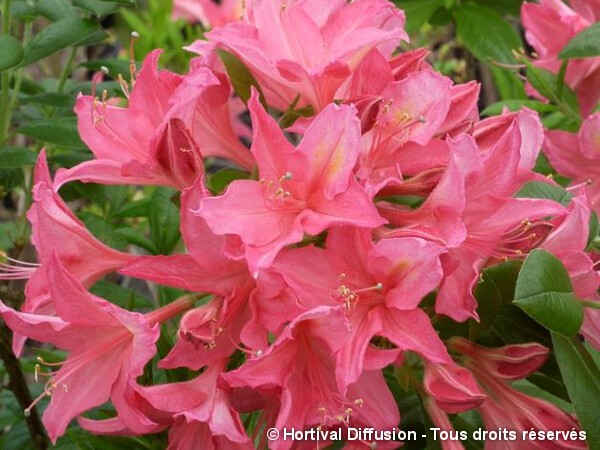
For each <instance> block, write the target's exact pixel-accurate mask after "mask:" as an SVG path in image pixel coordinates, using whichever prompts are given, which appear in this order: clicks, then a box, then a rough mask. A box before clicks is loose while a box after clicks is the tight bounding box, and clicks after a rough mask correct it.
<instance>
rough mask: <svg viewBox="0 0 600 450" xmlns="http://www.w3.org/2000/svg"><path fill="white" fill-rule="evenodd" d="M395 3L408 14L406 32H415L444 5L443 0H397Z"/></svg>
mask: <svg viewBox="0 0 600 450" xmlns="http://www.w3.org/2000/svg"><path fill="white" fill-rule="evenodd" d="M394 3H396V5H398V7H399V8H400V9H402V10H403V11H404V13H405V14H406V32H407V33H413V32H415V31H417V30H418V29H419V28H420V27H421V26H423V24H425V23H426V22H427V21H428V20H429V19H430V18H431V16H433V13H434V12H435V11H436V10H437V9H438V8H439V7H440V6H443V1H442V0H396V1H395V2H394Z"/></svg>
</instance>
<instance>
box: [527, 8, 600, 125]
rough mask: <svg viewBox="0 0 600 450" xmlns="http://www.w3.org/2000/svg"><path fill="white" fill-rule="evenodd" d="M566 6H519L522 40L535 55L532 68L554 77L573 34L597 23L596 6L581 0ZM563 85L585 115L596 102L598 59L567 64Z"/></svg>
mask: <svg viewBox="0 0 600 450" xmlns="http://www.w3.org/2000/svg"><path fill="white" fill-rule="evenodd" d="M570 4H571V7H569V6H567V5H566V4H565V3H563V2H562V1H561V0H541V2H540V4H536V3H523V6H522V8H521V18H522V20H523V25H524V27H525V29H526V32H525V37H526V38H527V40H528V41H529V43H530V44H531V45H532V46H533V48H534V49H535V51H536V52H537V53H538V54H539V59H538V60H536V61H535V62H534V63H535V65H536V66H539V67H542V68H544V69H546V70H550V71H551V72H553V73H555V74H557V73H558V71H559V69H560V66H561V64H562V60H559V59H558V54H559V53H560V51H561V50H562V49H563V48H564V47H565V45H567V43H568V42H569V41H570V40H571V39H572V38H573V37H574V36H575V35H576V34H577V33H579V32H581V31H582V30H584V29H585V28H587V27H589V26H590V25H591V24H593V23H594V22H597V21H598V20H600V8H599V7H598V5H597V4H596V5H595V4H593V2H586V1H581V0H578V1H575V2H570ZM565 81H566V83H567V84H568V85H569V86H571V88H573V89H574V90H575V91H576V93H577V97H578V100H579V104H580V106H581V109H582V114H583V115H587V114H589V113H590V112H591V111H592V110H593V108H594V106H595V105H596V103H597V102H598V100H599V99H600V94H599V90H598V87H599V86H600V58H583V59H575V60H572V61H570V62H569V66H568V67H567V72H566V75H565Z"/></svg>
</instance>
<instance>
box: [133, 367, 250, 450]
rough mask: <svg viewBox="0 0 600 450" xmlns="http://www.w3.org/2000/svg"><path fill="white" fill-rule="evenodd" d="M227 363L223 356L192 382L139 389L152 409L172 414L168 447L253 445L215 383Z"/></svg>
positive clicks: (242, 449) (237, 449)
mask: <svg viewBox="0 0 600 450" xmlns="http://www.w3.org/2000/svg"><path fill="white" fill-rule="evenodd" d="M226 362H227V360H226V359H225V360H221V361H219V362H217V363H215V364H214V365H212V366H210V367H208V368H207V369H206V370H205V371H204V372H203V373H202V374H201V375H199V376H198V377H196V378H195V379H193V380H191V381H186V382H181V383H172V384H164V385H156V386H149V387H141V386H140V387H139V388H138V392H140V394H141V395H142V396H143V397H144V398H145V399H146V400H147V401H148V402H149V403H150V404H151V405H152V406H153V407H154V408H156V409H158V410H161V411H164V412H167V413H170V414H172V416H173V420H174V423H173V425H171V427H170V428H169V447H168V449H170V450H193V449H198V448H202V449H210V450H229V449H232V450H250V449H252V448H253V447H252V445H251V443H250V438H249V437H248V436H247V435H246V433H245V430H244V427H243V425H242V423H241V421H240V418H239V415H238V414H237V412H236V411H234V410H233V408H232V407H231V406H230V404H229V400H228V397H227V394H226V393H225V392H224V391H223V390H221V389H220V388H219V386H218V381H219V378H220V375H221V373H222V372H223V370H224V369H225V366H226ZM192 398H193V399H194V400H193V401H191V399H192Z"/></svg>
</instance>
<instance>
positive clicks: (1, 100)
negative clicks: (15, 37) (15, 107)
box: [0, 0, 12, 144]
mask: <svg viewBox="0 0 600 450" xmlns="http://www.w3.org/2000/svg"><path fill="white" fill-rule="evenodd" d="M11 3H12V0H4V2H3V4H2V36H8V35H9V34H10V5H11ZM11 75H12V72H11V70H6V71H4V72H3V73H2V79H1V80H0V89H1V90H2V91H1V92H0V94H1V96H0V144H1V143H4V141H5V140H6V135H7V133H8V128H9V126H10V111H9V107H10V97H9V90H10V77H11Z"/></svg>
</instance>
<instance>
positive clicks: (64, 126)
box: [19, 117, 85, 148]
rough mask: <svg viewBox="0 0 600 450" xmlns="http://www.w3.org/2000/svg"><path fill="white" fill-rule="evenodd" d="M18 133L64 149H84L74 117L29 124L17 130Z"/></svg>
mask: <svg viewBox="0 0 600 450" xmlns="http://www.w3.org/2000/svg"><path fill="white" fill-rule="evenodd" d="M19 133H22V134H24V135H26V136H30V137H33V138H36V139H39V140H41V141H44V142H50V143H52V144H57V145H62V146H65V147H77V148H85V144H84V143H83V142H82V141H81V139H80V138H79V133H78V131H77V118H76V117H63V118H57V119H47V120H40V121H37V122H31V123H29V124H26V125H25V126H23V127H21V128H19Z"/></svg>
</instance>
